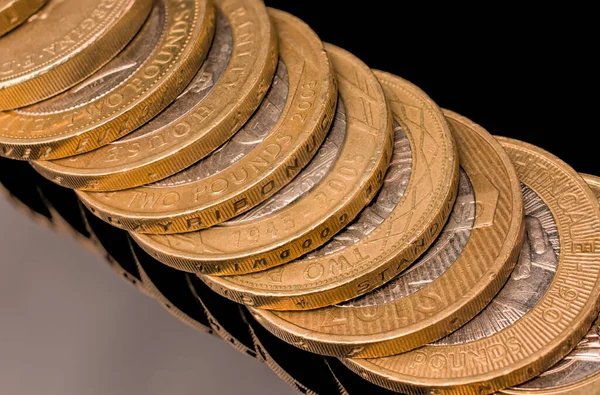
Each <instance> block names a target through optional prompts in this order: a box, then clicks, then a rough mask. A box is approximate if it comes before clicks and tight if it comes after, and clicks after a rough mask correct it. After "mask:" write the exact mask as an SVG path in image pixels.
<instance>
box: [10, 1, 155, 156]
mask: <svg viewBox="0 0 600 395" xmlns="http://www.w3.org/2000/svg"><path fill="white" fill-rule="evenodd" d="M120 3H121V4H124V5H122V6H121V7H119V10H120V12H119V13H115V12H111V13H110V15H109V16H108V17H107V18H106V19H105V20H104V21H103V22H102V26H103V30H94V31H93V33H92V35H86V36H85V37H83V38H82V39H81V40H80V41H79V42H78V43H77V47H74V48H73V50H72V51H70V52H69V53H67V54H65V55H63V56H62V57H60V58H55V59H53V60H51V61H50V62H46V63H43V64H40V65H38V66H37V67H32V68H30V69H28V71H27V73H22V74H21V75H17V76H15V78H14V80H15V83H11V82H10V81H5V82H0V87H1V88H0V110H2V111H5V110H10V109H14V108H18V107H24V106H27V105H30V104H33V103H37V102H39V101H42V100H44V99H47V98H49V97H51V96H54V95H56V94H58V93H60V92H63V91H64V90H66V89H68V88H70V87H71V86H73V85H75V84H76V83H78V82H80V81H82V80H84V79H85V78H87V77H89V76H90V75H92V74H93V73H94V72H95V71H96V70H98V69H100V68H101V67H102V66H103V65H104V64H106V63H108V62H109V61H110V60H111V59H112V58H113V57H114V56H115V55H117V54H118V53H119V52H120V51H121V50H122V49H123V48H124V47H125V46H126V45H127V43H129V41H131V39H132V38H133V36H135V34H136V33H137V32H138V30H139V29H140V27H141V26H142V24H143V23H144V21H145V19H146V17H147V16H148V14H149V13H150V10H151V9H152V1H151V0H121V1H120ZM115 9H117V7H115ZM1 118H2V115H1V114H0V119H1ZM8 121H9V120H6V119H5V120H4V121H3V122H8ZM34 123H37V121H35V122H34ZM28 126H29V127H30V128H31V125H28ZM35 127H36V126H34V128H35ZM38 127H39V125H38ZM17 132H18V131H17ZM23 132H30V133H31V132H34V130H27V127H25V128H24V130H23ZM32 134H33V135H35V132H34V133H32ZM3 137H5V138H2V139H0V144H1V145H5V144H11V143H12V144H14V145H12V144H11V145H9V146H10V147H14V148H15V150H19V149H18V147H20V145H21V144H22V142H20V141H19V140H13V139H10V140H9V139H7V138H6V136H3ZM5 140H6V141H5ZM21 150H22V148H21ZM15 155H16V156H9V157H11V158H13V159H19V158H18V156H19V154H17V153H15Z"/></svg>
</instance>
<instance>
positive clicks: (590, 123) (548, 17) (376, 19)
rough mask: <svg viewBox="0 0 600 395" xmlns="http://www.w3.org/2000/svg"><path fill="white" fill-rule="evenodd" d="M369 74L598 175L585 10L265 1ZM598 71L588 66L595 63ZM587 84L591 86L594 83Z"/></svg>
mask: <svg viewBox="0 0 600 395" xmlns="http://www.w3.org/2000/svg"><path fill="white" fill-rule="evenodd" d="M265 3H266V4H267V5H268V6H271V7H275V8H279V9H282V10H285V11H288V12H290V13H292V14H294V15H296V16H298V17H300V18H301V19H303V20H304V21H305V22H306V23H308V24H309V25H310V26H311V27H312V28H313V30H314V31H315V32H316V33H317V34H318V35H319V37H320V38H321V39H322V40H323V41H326V42H330V43H332V44H335V45H338V46H340V47H343V48H345V49H347V50H348V51H350V52H352V53H354V54H355V55H356V56H358V57H359V58H361V59H362V60H363V61H364V62H365V63H367V64H368V65H369V66H370V67H372V68H375V69H381V70H385V71H389V72H391V73H394V74H397V75H399V76H401V77H403V78H406V79H408V80H409V81H411V82H413V83H415V84H417V85H418V86H420V87H421V88H422V89H423V90H424V91H425V92H426V93H427V94H428V95H429V96H431V98H432V99H433V100H435V101H436V102H437V103H438V105H440V107H443V108H448V109H451V110H453V111H456V112H458V113H460V114H462V115H464V116H466V117H468V118H471V119H472V120H473V121H475V122H477V123H479V124H480V125H482V126H483V127H484V128H486V129H487V130H488V131H489V132H490V133H492V134H496V135H503V136H507V137H513V138H517V139H520V140H524V141H527V142H530V143H532V144H535V145H537V146H540V147H542V148H544V149H546V150H548V151H550V152H552V153H553V154H555V155H557V156H559V157H560V158H561V159H563V160H564V161H566V162H567V163H569V164H570V165H571V166H572V167H573V168H575V170H577V171H580V172H585V173H590V174H597V175H600V162H599V161H600V155H599V154H598V151H599V150H598V144H597V143H596V142H595V135H596V133H597V131H598V128H597V123H596V122H595V118H596V114H595V113H596V110H595V109H594V108H592V107H593V106H595V102H596V101H597V99H595V95H596V87H595V82H594V83H592V82H593V81H592V77H594V78H595V76H594V75H593V74H592V72H590V71H589V70H588V68H589V69H591V67H590V66H591V59H592V56H593V54H594V53H595V52H597V47H598V43H597V40H596V43H595V44H594V43H592V35H591V33H592V32H591V30H592V27H593V25H588V24H587V22H586V21H585V17H586V16H587V15H588V14H589V13H591V11H590V10H586V9H571V8H569V7H563V8H560V9H559V8H557V9H551V6H548V5H544V8H543V9H531V10H526V9H524V8H523V7H522V6H510V5H509V4H508V3H502V6H499V5H496V4H495V3H493V2H484V3H481V4H484V5H485V6H478V7H473V8H465V9H460V8H457V6H456V5H452V6H445V8H440V7H439V6H438V5H436V4H435V2H421V3H405V2H399V1H353V2H350V1H334V0H320V1H317V0H280V1H278V0H265ZM596 64H597V63H596ZM594 81H595V80H594Z"/></svg>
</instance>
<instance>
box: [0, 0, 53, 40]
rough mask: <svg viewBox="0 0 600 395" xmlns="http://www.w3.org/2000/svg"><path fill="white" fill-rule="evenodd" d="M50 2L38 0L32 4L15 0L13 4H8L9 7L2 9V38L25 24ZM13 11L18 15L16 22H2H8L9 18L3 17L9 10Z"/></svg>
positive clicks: (0, 28) (0, 15)
mask: <svg viewBox="0 0 600 395" xmlns="http://www.w3.org/2000/svg"><path fill="white" fill-rule="evenodd" d="M47 2H48V0H37V1H34V2H33V3H31V2H30V1H29V0H14V1H13V3H12V4H8V6H7V7H5V8H3V9H0V37H2V36H3V35H5V34H7V33H8V32H10V31H11V30H13V29H15V28H16V27H18V26H19V25H20V24H22V23H23V22H25V21H26V20H27V19H29V17H31V16H32V15H33V14H35V13H36V12H37V11H38V10H39V9H41V8H42V7H43V6H44V5H45V4H46V3H47ZM10 9H12V12H14V13H15V15H17V19H16V20H15V22H12V23H11V22H8V23H5V24H3V23H2V21H6V20H7V19H8V17H6V16H5V15H3V14H4V13H5V12H8V10H10Z"/></svg>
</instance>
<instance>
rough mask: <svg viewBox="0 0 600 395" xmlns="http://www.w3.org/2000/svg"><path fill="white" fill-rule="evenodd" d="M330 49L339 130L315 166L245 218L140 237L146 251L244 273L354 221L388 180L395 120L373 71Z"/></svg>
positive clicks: (205, 268) (199, 268)
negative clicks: (172, 232) (193, 230)
mask: <svg viewBox="0 0 600 395" xmlns="http://www.w3.org/2000/svg"><path fill="white" fill-rule="evenodd" d="M326 49H327V52H328V54H329V57H330V59H331V61H332V64H333V66H334V69H335V71H336V75H337V80H338V86H339V92H340V97H339V103H338V109H337V115H336V119H335V121H334V122H333V124H332V127H331V131H330V132H329V135H328V137H327V139H326V140H325V142H324V146H322V147H321V148H320V149H319V152H318V154H317V155H315V157H314V158H313V160H312V161H311V163H310V165H309V166H308V167H306V168H305V169H304V170H303V171H302V172H300V174H299V175H298V176H296V177H295V178H294V180H293V181H292V182H291V184H288V185H287V186H286V187H285V188H283V189H282V190H280V191H279V192H278V193H277V194H275V195H274V196H273V197H271V199H269V200H267V201H265V202H264V203H263V204H261V205H260V206H258V207H257V208H255V209H253V210H251V211H249V212H247V213H246V214H244V215H242V217H241V218H240V217H238V218H235V219H234V220H233V221H228V222H226V223H224V224H221V225H218V226H214V227H212V228H208V229H203V230H199V231H196V232H192V233H186V234H184V235H160V236H158V235H156V236H155V235H142V236H138V235H136V236H135V238H136V241H138V243H139V244H140V245H142V247H143V248H145V249H147V250H149V251H152V253H153V254H154V255H155V256H157V257H158V259H159V260H161V261H163V262H165V263H166V264H168V265H171V266H173V267H175V268H177V269H180V270H185V271H190V272H202V273H209V274H215V275H231V274H244V273H251V272H257V271H261V270H265V269H268V268H271V267H275V266H279V265H281V264H284V263H286V262H289V261H291V260H293V259H296V258H297V257H299V256H301V255H304V254H305V253H307V252H309V251H312V250H314V249H315V248H317V247H318V246H320V245H322V244H323V243H325V242H326V241H327V240H329V239H330V238H331V237H332V236H333V235H334V234H336V233H337V232H338V231H339V230H340V229H342V228H343V227H344V226H345V225H347V224H348V223H349V222H350V221H352V219H354V217H355V216H356V215H357V214H358V213H359V211H360V210H361V209H362V208H363V207H364V206H365V204H367V203H368V202H369V201H370V200H371V199H372V198H373V196H374V195H375V193H376V192H377V190H379V187H380V186H381V183H382V181H383V175H384V173H385V169H386V168H387V166H388V163H389V161H390V157H391V153H392V119H391V115H390V113H389V109H388V106H387V104H386V100H385V96H384V93H383V90H382V88H381V86H380V84H379V82H378V81H377V78H376V77H375V75H374V74H373V72H372V71H371V69H369V68H368V67H367V66H366V65H365V64H364V63H362V62H361V61H360V60H359V59H357V58H356V57H355V56H353V55H351V54H350V53H348V52H346V51H344V50H342V49H340V48H337V47H334V46H332V45H327V46H326ZM365 114H367V115H365ZM404 140H406V138H404ZM310 185H312V186H314V187H313V188H311V187H310Z"/></svg>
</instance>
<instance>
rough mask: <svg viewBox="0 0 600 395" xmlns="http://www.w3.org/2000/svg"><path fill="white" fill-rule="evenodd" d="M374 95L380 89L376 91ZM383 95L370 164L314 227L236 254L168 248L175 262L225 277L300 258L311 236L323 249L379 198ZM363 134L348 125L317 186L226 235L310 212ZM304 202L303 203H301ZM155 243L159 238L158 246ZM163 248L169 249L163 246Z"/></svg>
mask: <svg viewBox="0 0 600 395" xmlns="http://www.w3.org/2000/svg"><path fill="white" fill-rule="evenodd" d="M325 48H326V50H327V51H328V54H329V56H330V58H333V59H336V58H338V57H339V60H337V62H348V63H349V64H351V65H353V66H357V65H361V66H363V67H362V68H363V71H364V72H365V74H367V73H371V71H370V69H368V68H367V66H366V65H364V64H361V63H362V62H359V61H358V59H356V58H355V57H354V56H353V55H350V54H349V53H348V52H346V51H343V50H341V49H340V48H337V47H334V46H332V45H330V44H325ZM334 63H335V62H334ZM367 75H368V74H367ZM373 79H374V77H373ZM351 90H352V88H351V87H348V91H349V92H348V93H347V94H348V96H346V97H344V95H343V94H342V93H340V96H339V97H340V99H341V100H342V101H346V103H348V100H350V98H351V96H352V93H351ZM371 95H375V94H374V93H373V92H371ZM377 96H379V97H378V98H379V100H380V103H382V104H383V106H382V107H381V108H380V109H379V112H380V122H379V124H378V125H377V135H376V136H375V137H374V141H373V144H372V150H370V151H369V152H367V153H365V152H363V151H361V153H363V155H365V156H367V157H366V158H365V161H364V163H362V164H361V165H359V166H360V172H359V173H358V174H357V177H356V179H355V180H354V181H352V182H349V183H348V188H347V191H345V192H344V194H343V195H338V197H337V198H336V200H335V203H334V204H335V205H334V206H333V207H330V208H329V209H328V210H327V211H326V212H323V209H318V210H317V211H315V215H314V216H313V217H314V218H311V219H308V220H306V221H308V224H306V225H308V226H303V227H300V226H296V227H295V228H294V230H293V231H291V232H289V233H288V235H287V236H285V237H283V238H281V237H280V238H273V239H269V240H267V241H266V242H265V243H263V244H262V245H261V246H259V247H253V248H248V249H247V250H244V251H240V252H236V253H219V254H206V253H204V254H199V253H194V252H189V251H181V250H176V249H175V248H174V247H168V248H169V250H168V253H169V254H170V255H171V258H170V259H169V262H171V261H172V260H173V258H172V256H177V259H178V260H186V261H192V262H196V263H201V265H202V269H201V271H202V273H205V274H211V275H219V276H223V275H231V274H244V273H252V272H257V271H261V270H265V269H267V268H271V267H276V266H279V265H282V264H284V263H286V262H289V261H290V260H293V259H295V258H297V257H299V256H300V255H302V254H304V253H305V252H306V251H305V250H304V251H303V248H302V244H303V243H304V242H306V241H307V240H310V241H311V243H312V244H311V248H317V247H318V246H319V245H322V244H323V243H325V242H326V241H327V240H328V239H329V238H330V237H331V236H333V235H334V234H335V233H337V232H338V231H339V230H341V229H342V228H343V227H344V226H345V224H346V223H347V222H348V221H350V220H351V219H352V218H354V217H355V216H356V215H357V214H358V213H359V212H360V211H361V210H362V208H363V207H364V205H365V204H366V203H368V202H369V201H370V200H371V199H372V198H373V196H374V195H375V193H376V191H377V190H378V189H379V187H380V185H381V184H382V182H383V179H384V177H383V174H384V173H385V169H387V167H388V164H389V161H390V159H391V153H392V137H393V129H392V118H391V114H390V111H389V108H388V106H387V104H386V101H385V96H384V93H383V90H382V89H381V88H379V92H377ZM346 108H348V105H346ZM346 112H347V114H346V116H347V117H348V118H352V114H349V113H348V110H346ZM351 122H352V121H349V122H348V125H350V124H351ZM363 133H364V132H363V131H362V129H361V128H359V127H356V126H354V127H351V126H348V127H347V128H346V136H345V139H344V143H343V144H342V146H341V148H340V152H339V154H338V158H337V159H336V160H335V161H334V163H333V164H332V168H331V169H330V171H329V172H328V174H327V175H325V176H324V177H323V179H322V180H321V181H320V182H319V184H318V185H317V186H315V187H314V188H313V189H312V190H310V191H309V192H307V193H305V194H304V195H302V196H301V197H299V198H298V199H297V200H296V201H294V203H293V204H290V205H288V206H286V207H285V208H283V209H281V210H279V211H277V212H275V213H273V214H270V215H268V216H265V217H263V218H260V219H257V220H253V221H251V223H250V224H242V225H230V226H227V228H220V229H219V232H220V235H221V236H225V235H226V234H228V233H230V232H235V231H237V230H238V229H240V230H242V232H244V231H245V230H247V229H248V228H249V227H253V226H260V225H257V223H261V224H264V223H268V222H277V221H278V218H281V217H291V218H297V217H298V216H299V215H302V212H304V211H302V210H304V209H306V202H307V201H310V200H311V199H313V198H314V197H315V196H316V195H318V194H322V193H323V192H322V190H323V189H324V188H326V185H327V183H328V181H329V180H330V178H337V177H339V175H338V173H337V172H335V170H336V169H338V168H339V167H342V166H343V163H342V161H341V158H344V157H348V156H355V155H356V154H357V152H356V151H357V144H356V143H357V142H358V141H359V140H360V139H361V138H362V137H361V136H362V135H363ZM369 190H370V191H371V193H369V194H367V193H366V192H367V191H369ZM301 202H303V203H302V206H298V204H299V203H301ZM299 210H300V212H299ZM343 214H347V215H348V218H349V219H348V221H347V222H346V223H343V224H342V223H340V222H339V220H338V218H340V217H341V216H342V215H343ZM211 229H213V228H209V229H208V230H198V231H196V233H202V232H206V231H208V232H211ZM323 229H330V232H329V234H330V237H329V238H324V237H322V236H321V233H322V231H323ZM155 244H156V243H154V244H153V245H155ZM282 249H283V250H289V251H290V253H289V254H288V256H287V257H286V258H285V259H282V258H280V255H281V250H282ZM163 250H166V248H163ZM161 253H166V252H163V251H161ZM263 258H264V259H265V260H266V262H268V264H265V265H261V266H260V267H259V268H254V263H255V262H256V261H257V260H261V259H263ZM194 266H195V265H194Z"/></svg>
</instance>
